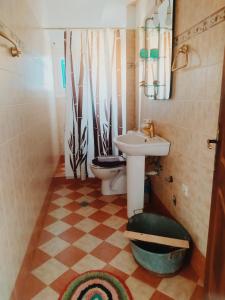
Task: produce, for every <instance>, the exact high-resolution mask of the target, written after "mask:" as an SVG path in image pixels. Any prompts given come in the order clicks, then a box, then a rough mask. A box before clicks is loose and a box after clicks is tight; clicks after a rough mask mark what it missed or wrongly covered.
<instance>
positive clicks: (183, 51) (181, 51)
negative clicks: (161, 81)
mask: <svg viewBox="0 0 225 300" xmlns="http://www.w3.org/2000/svg"><path fill="white" fill-rule="evenodd" d="M180 54H183V55H185V61H184V63H183V64H182V65H181V66H179V67H177V58H178V56H179V55H180ZM188 54H189V47H188V45H183V46H181V47H180V48H179V49H178V50H177V53H176V55H175V57H174V61H173V65H172V72H175V71H177V70H180V69H183V68H186V67H187V65H188V61H189V57H188Z"/></svg>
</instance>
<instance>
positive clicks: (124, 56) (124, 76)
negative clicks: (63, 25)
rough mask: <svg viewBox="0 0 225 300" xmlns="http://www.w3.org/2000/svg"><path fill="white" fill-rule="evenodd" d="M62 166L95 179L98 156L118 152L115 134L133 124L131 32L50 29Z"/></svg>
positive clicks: (66, 171)
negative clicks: (93, 166)
mask: <svg viewBox="0 0 225 300" xmlns="http://www.w3.org/2000/svg"><path fill="white" fill-rule="evenodd" d="M50 36H51V44H52V57H53V70H54V82H55V94H56V99H57V119H58V124H59V130H58V132H59V135H60V137H59V138H60V148H61V149H60V150H61V156H62V163H65V166H64V165H63V166H62V165H61V169H60V170H58V171H57V174H56V176H59V177H64V176H65V177H66V178H80V179H82V180H85V179H86V178H87V177H93V174H92V172H91V169H90V163H91V161H92V160H93V159H94V158H95V157H96V156H101V155H112V154H113V155H116V154H118V150H117V149H116V147H115V146H114V144H113V138H114V137H115V136H117V135H120V134H123V133H126V131H127V130H130V129H133V128H135V30H132V29H123V28H104V29H100V28H88V29H87V28H85V29H81V28H73V29H66V30H65V29H60V30H52V31H51V32H50Z"/></svg>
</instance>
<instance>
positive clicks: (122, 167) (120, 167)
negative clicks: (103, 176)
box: [91, 163, 125, 171]
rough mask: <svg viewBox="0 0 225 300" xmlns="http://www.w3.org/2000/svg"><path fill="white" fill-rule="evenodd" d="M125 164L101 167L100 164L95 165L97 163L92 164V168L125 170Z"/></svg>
mask: <svg viewBox="0 0 225 300" xmlns="http://www.w3.org/2000/svg"><path fill="white" fill-rule="evenodd" d="M124 167H125V166H124V165H121V166H114V167H100V166H98V165H95V164H93V163H92V164H91V168H93V169H99V170H106V171H107V170H108V171H109V170H111V169H113V170H114V171H120V170H123V169H124Z"/></svg>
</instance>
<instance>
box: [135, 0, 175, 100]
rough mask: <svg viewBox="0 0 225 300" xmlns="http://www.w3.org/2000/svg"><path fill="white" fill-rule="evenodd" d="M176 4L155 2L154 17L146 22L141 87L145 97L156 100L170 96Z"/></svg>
mask: <svg viewBox="0 0 225 300" xmlns="http://www.w3.org/2000/svg"><path fill="white" fill-rule="evenodd" d="M174 1H175V0H163V1H160V0H159V1H156V2H159V3H160V4H159V5H158V3H156V7H155V10H154V13H153V15H152V16H151V17H149V18H147V19H146V20H145V27H144V30H145V48H144V49H142V50H141V52H140V56H141V58H142V59H144V69H145V72H144V73H145V78H144V82H143V83H142V86H143V87H144V93H145V96H146V97H148V98H149V99H153V100H167V99H169V98H170V96H171V81H172V74H171V66H172V49H173V24H174V21H173V19H174Z"/></svg>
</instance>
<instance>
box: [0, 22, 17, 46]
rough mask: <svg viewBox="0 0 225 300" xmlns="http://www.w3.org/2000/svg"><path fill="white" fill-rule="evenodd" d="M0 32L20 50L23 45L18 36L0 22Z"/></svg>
mask: <svg viewBox="0 0 225 300" xmlns="http://www.w3.org/2000/svg"><path fill="white" fill-rule="evenodd" d="M0 31H2V32H4V33H6V34H7V35H8V36H9V37H10V38H11V39H12V40H13V41H14V42H15V43H16V44H17V46H18V47H19V48H20V49H22V48H23V43H22V41H21V40H20V39H19V38H18V36H17V35H16V34H15V33H13V32H12V31H11V30H10V29H9V28H8V27H7V26H6V25H5V24H3V23H2V22H0Z"/></svg>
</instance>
